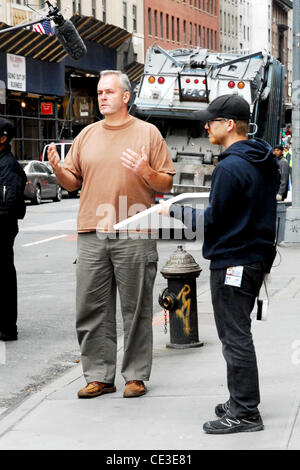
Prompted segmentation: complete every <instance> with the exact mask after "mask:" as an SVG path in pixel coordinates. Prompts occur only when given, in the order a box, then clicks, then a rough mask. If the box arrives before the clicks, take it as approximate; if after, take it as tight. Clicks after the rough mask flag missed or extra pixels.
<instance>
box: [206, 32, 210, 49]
mask: <svg viewBox="0 0 300 470" xmlns="http://www.w3.org/2000/svg"><path fill="white" fill-rule="evenodd" d="M209 31H210V29H209V28H207V43H206V47H207V49H209Z"/></svg>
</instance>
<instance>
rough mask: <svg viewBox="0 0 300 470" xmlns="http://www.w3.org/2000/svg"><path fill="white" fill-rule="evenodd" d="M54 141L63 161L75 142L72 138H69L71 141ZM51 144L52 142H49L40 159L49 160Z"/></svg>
mask: <svg viewBox="0 0 300 470" xmlns="http://www.w3.org/2000/svg"><path fill="white" fill-rule="evenodd" d="M54 143H55V145H56V148H57V151H58V154H59V157H60V159H61V161H62V162H63V161H64V159H65V158H66V156H67V153H68V151H69V150H70V148H71V146H72V143H73V142H72V140H69V141H65V142H54ZM49 146H50V144H47V145H45V147H44V148H43V151H42V153H41V158H40V160H41V161H42V162H47V161H48V148H49Z"/></svg>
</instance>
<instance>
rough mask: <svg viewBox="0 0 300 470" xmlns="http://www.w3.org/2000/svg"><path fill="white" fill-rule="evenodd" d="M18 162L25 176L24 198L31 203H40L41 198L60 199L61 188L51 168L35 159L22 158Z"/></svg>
mask: <svg viewBox="0 0 300 470" xmlns="http://www.w3.org/2000/svg"><path fill="white" fill-rule="evenodd" d="M19 163H20V165H21V167H22V168H23V170H24V171H25V173H26V176H27V183H26V187H25V191H24V197H25V199H30V200H31V202H32V203H33V204H40V203H41V201H42V199H52V200H53V201H57V202H59V201H61V199H62V189H61V186H60V185H59V184H58V183H57V180H56V176H55V174H54V173H53V170H52V169H50V168H49V167H48V166H47V165H46V164H45V163H42V162H39V161H36V160H23V161H19Z"/></svg>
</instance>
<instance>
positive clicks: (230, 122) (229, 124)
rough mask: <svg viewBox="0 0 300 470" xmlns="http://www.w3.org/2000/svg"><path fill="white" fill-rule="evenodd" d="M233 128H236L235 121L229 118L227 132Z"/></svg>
mask: <svg viewBox="0 0 300 470" xmlns="http://www.w3.org/2000/svg"><path fill="white" fill-rule="evenodd" d="M233 129H235V122H234V120H233V119H229V121H228V126H227V132H230V131H232V130H233Z"/></svg>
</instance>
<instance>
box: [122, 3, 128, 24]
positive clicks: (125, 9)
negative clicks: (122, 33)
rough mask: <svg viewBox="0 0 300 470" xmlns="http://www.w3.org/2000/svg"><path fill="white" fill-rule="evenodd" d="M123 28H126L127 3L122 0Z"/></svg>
mask: <svg viewBox="0 0 300 470" xmlns="http://www.w3.org/2000/svg"><path fill="white" fill-rule="evenodd" d="M123 28H124V29H127V3H126V2H123Z"/></svg>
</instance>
